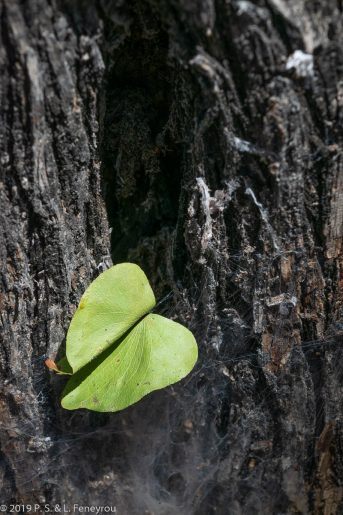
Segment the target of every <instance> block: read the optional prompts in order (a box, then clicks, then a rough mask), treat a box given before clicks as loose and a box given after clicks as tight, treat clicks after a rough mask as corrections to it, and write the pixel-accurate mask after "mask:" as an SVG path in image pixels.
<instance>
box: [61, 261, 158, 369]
mask: <svg viewBox="0 0 343 515" xmlns="http://www.w3.org/2000/svg"><path fill="white" fill-rule="evenodd" d="M155 304H156V301H155V296H154V293H153V291H152V289H151V287H150V284H149V281H148V279H147V278H146V275H145V274H144V272H143V270H142V269H141V268H140V267H139V266H138V265H135V264H133V263H121V264H120V265H115V266H112V267H111V268H109V269H108V270H106V272H103V273H102V274H100V275H99V277H97V278H96V279H95V280H94V281H93V282H92V283H91V284H90V286H89V287H88V288H87V290H86V291H85V293H84V294H83V296H82V298H81V300H80V304H79V307H78V308H77V310H76V312H75V314H74V316H73V319H72V321H71V323H70V326H69V330H68V334H67V345H66V353H67V358H68V362H69V364H70V365H71V367H72V369H73V372H74V373H75V372H76V371H77V370H79V369H80V368H82V367H83V366H84V365H86V364H87V363H88V362H89V361H91V360H92V359H94V358H95V357H96V356H98V355H99V354H101V353H102V352H103V351H104V350H106V349H107V348H108V347H109V346H111V345H112V344H113V342H115V341H116V340H117V339H118V338H120V337H121V336H122V335H123V334H124V333H125V332H126V331H127V330H128V329H130V327H132V326H133V325H134V324H135V323H136V322H137V321H138V320H139V319H140V318H141V317H142V316H143V315H145V314H146V313H148V312H149V311H150V310H151V309H152V308H153V307H154V306H155Z"/></svg>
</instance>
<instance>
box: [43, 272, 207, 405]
mask: <svg viewBox="0 0 343 515" xmlns="http://www.w3.org/2000/svg"><path fill="white" fill-rule="evenodd" d="M155 305H156V300H155V296H154V293H153V291H152V289H151V287H150V284H149V282H148V279H147V277H146V275H145V274H144V272H143V271H142V270H141V268H140V267H139V266H137V265H135V264H132V263H121V264H119V265H115V266H112V267H111V268H109V269H108V270H106V271H105V272H103V273H102V274H100V275H99V277H97V278H96V279H95V280H94V281H93V282H92V283H91V284H90V286H89V287H88V288H87V290H86V291H85V293H84V295H83V296H82V298H81V300H80V304H79V306H78V308H77V310H76V312H75V314H74V316H73V318H72V321H71V323H70V326H69V330H68V334H67V344H66V358H63V359H62V360H61V361H60V362H59V364H58V366H57V365H55V367H56V368H53V365H51V367H49V368H51V369H52V370H55V371H57V372H59V373H64V374H71V373H72V376H71V378H70V379H69V381H68V383H67V384H66V387H65V389H64V391H63V393H62V407H63V408H65V409H68V410H74V409H78V408H86V409H89V410H93V411H100V412H106V411H112V412H114V411H119V410H122V409H124V408H126V407H128V406H130V405H131V404H134V403H135V402H137V401H139V400H140V399H141V398H142V397H144V396H145V395H147V394H149V393H150V392H152V391H154V390H159V389H161V388H164V387H166V386H169V385H171V384H173V383H175V382H177V381H179V380H180V379H182V378H183V377H185V376H186V375H187V374H188V373H189V372H190V371H191V370H192V368H193V367H194V365H195V363H196V361H197V357H198V347H197V344H196V341H195V339H194V336H193V334H192V333H191V332H190V331H189V330H188V329H186V328H185V327H184V326H182V325H181V324H178V323H177V322H174V321H172V320H168V319H167V318H164V317H162V316H160V315H157V314H154V313H151V312H150V311H151V310H152V309H153V308H154V306H155ZM52 363H53V362H52Z"/></svg>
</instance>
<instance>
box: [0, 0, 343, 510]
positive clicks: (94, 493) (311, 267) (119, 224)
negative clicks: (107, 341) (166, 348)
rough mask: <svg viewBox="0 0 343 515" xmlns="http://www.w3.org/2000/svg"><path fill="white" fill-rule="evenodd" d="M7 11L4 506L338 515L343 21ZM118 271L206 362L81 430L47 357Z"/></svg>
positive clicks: (327, 13) (197, 7) (80, 9)
mask: <svg viewBox="0 0 343 515" xmlns="http://www.w3.org/2000/svg"><path fill="white" fill-rule="evenodd" d="M0 9H1V11H0V15H1V34H0V36H1V43H0V69H1V80H0V88H1V89H0V95H1V100H0V102H1V123H0V160H1V183H0V195H1V214H0V216H1V233H0V253H1V261H2V270H1V287H2V290H1V294H0V304H1V321H2V333H3V336H4V340H3V341H4V343H3V345H2V347H1V349H0V366H1V378H2V380H1V392H0V410H1V411H0V428H1V432H0V446H1V447H0V482H1V485H2V486H1V496H0V500H1V501H2V502H7V503H8V502H10V501H13V502H18V503H19V502H26V503H34V502H49V503H63V502H65V503H67V504H69V505H71V504H72V503H81V504H83V505H91V504H93V505H96V504H97V505H106V504H108V505H116V506H117V510H118V513H121V514H124V513H125V514H130V515H131V514H132V515H135V514H142V513H146V514H155V515H172V514H176V513H177V514H185V515H188V514H196V515H211V514H220V515H221V514H227V513H230V514H237V515H238V514H242V515H247V514H256V513H260V514H286V513H305V514H306V513H318V514H325V515H331V514H335V513H343V484H342V481H343V479H342V478H343V411H342V409H343V404H342V398H343V395H342V394H343V373H342V366H343V361H342V357H343V356H342V333H343V325H342V289H340V287H341V285H342V266H343V263H342V232H343V231H342V228H343V157H342V139H343V137H342V134H343V132H342V128H343V127H342V125H343V124H342V122H343V53H342V48H343V40H342V34H343V24H342V2H341V0H317V1H313V0H311V1H306V0H290V1H288V2H286V1H285V0H256V1H255V2H249V1H244V0H237V1H235V0H137V1H132V2H124V1H122V0H113V1H109V0H103V1H98V2H95V1H83V2H82V1H79V2H75V1H70V2H68V1H60V2H58V1H57V0H30V1H29V0H27V1H20V0H1V1H0ZM297 50H298V51H301V52H298V53H297V54H294V52H295V51H297ZM110 235H111V236H110ZM110 240H111V241H110ZM110 255H111V256H112V259H113V261H114V262H121V261H134V262H137V263H138V264H140V265H141V266H142V267H143V269H144V270H145V272H146V273H147V275H148V277H149V278H150V279H151V281H152V284H153V286H154V289H155V292H156V294H157V297H158V298H163V296H164V295H165V294H168V293H169V292H170V291H171V292H172V294H173V295H172V296H169V297H168V300H167V301H165V303H164V304H162V305H161V312H163V313H166V314H167V315H169V316H171V317H175V318H178V319H179V320H181V321H182V322H183V323H185V324H186V325H187V326H188V327H189V328H190V329H192V330H193V331H194V333H195V334H196V337H197V339H198V342H199V347H200V350H201V352H200V359H199V362H198V365H197V368H196V369H195V371H194V372H193V373H192V374H191V376H189V377H188V378H187V379H186V380H184V381H183V382H182V383H180V384H178V385H176V386H175V387H172V388H169V389H166V390H165V391H161V392H156V393H154V394H152V395H151V396H149V397H148V398H146V399H144V400H143V401H142V402H141V403H139V404H137V405H136V406H133V407H132V408H130V409H128V410H126V411H125V412H122V413H117V414H94V413H90V412H84V411H79V412H74V413H71V412H65V411H63V410H62V409H61V408H60V407H59V394H60V390H61V387H62V383H63V380H62V381H61V380H60V379H56V378H53V377H51V374H50V373H49V372H48V371H47V370H45V369H44V365H43V362H44V356H45V355H49V356H50V357H52V358H55V357H56V354H57V353H58V352H59V351H60V352H62V350H63V344H64V338H65V334H66V330H67V327H68V323H69V321H70V318H71V316H72V313H73V311H74V309H75V307H76V305H77V302H78V300H79V298H80V296H81V294H82V292H83V291H84V289H85V288H86V286H87V285H88V284H89V282H90V281H91V280H92V279H93V278H94V277H95V276H96V275H97V273H98V271H99V270H101V269H102V268H103V267H104V266H106V265H107V264H109V263H110V257H109V256H110Z"/></svg>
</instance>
